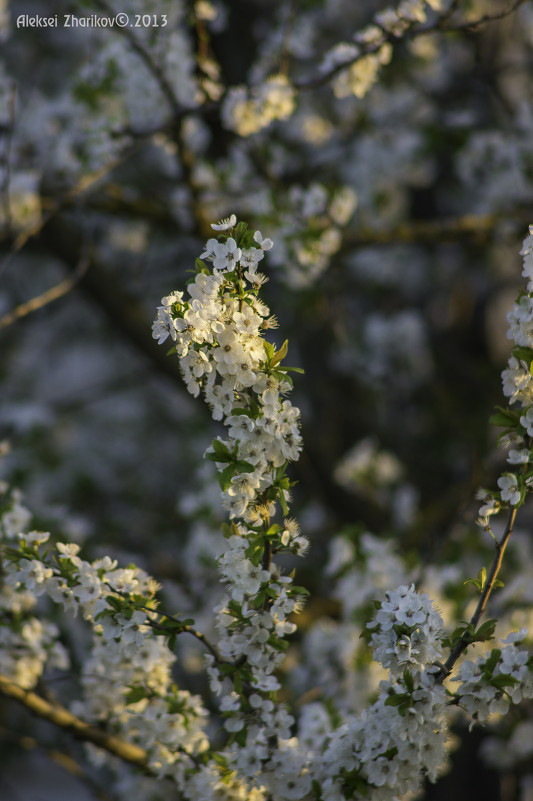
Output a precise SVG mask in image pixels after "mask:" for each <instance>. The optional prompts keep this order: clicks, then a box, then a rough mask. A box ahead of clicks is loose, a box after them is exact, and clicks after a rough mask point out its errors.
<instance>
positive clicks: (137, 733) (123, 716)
mask: <svg viewBox="0 0 533 801" xmlns="http://www.w3.org/2000/svg"><path fill="white" fill-rule="evenodd" d="M48 539H49V535H48V534H38V533H36V532H30V534H28V535H23V534H21V535H20V539H19V557H18V558H16V557H14V556H12V557H11V558H10V559H9V560H8V561H7V562H6V565H5V572H6V576H5V582H6V585H7V587H8V588H11V589H12V591H13V592H16V593H17V594H19V593H22V595H23V596H25V595H27V594H28V593H31V594H32V595H33V596H34V597H35V598H36V597H37V596H41V595H43V594H47V595H48V596H49V597H50V598H51V599H52V600H53V601H54V602H55V603H57V604H59V605H60V606H62V607H63V609H64V611H65V612H67V613H70V614H73V615H77V613H78V611H79V612H80V613H81V615H82V616H83V617H84V618H85V619H86V620H88V621H90V622H91V624H92V629H93V649H92V655H91V657H90V658H89V659H87V660H86V661H85V662H84V665H83V671H82V687H83V690H84V694H85V699H84V700H83V701H76V702H74V704H73V712H74V713H75V714H76V715H78V716H79V717H81V718H82V719H84V720H87V721H105V722H106V724H107V725H109V724H111V725H113V726H114V727H115V729H116V730H117V731H118V732H119V733H120V735H121V736H123V737H124V738H125V739H127V740H129V741H131V742H135V743H136V744H138V745H140V746H141V747H143V748H145V749H146V750H147V752H148V756H149V765H150V768H151V769H152V770H153V771H154V772H155V773H158V774H159V775H161V776H172V777H173V778H175V779H180V778H182V777H183V772H184V764H183V755H184V754H195V753H201V752H202V751H204V750H205V749H206V748H207V739H206V735H205V732H204V726H205V722H206V717H207V712H206V711H205V710H204V708H203V706H202V703H201V700H200V698H198V697H197V696H193V695H191V694H190V693H189V692H186V691H180V690H178V689H177V688H175V686H173V685H172V676H171V667H172V664H173V663H174V661H175V656H174V654H173V653H172V652H171V651H170V650H169V648H168V646H167V645H166V643H165V640H164V638H163V637H162V636H157V634H156V633H155V630H154V629H155V626H154V625H153V624H155V623H156V622H157V620H158V617H159V616H158V614H157V612H156V611H155V608H154V607H155V604H156V602H155V598H154V596H155V592H156V590H157V589H158V585H157V582H155V580H154V579H153V578H151V577H150V576H148V574H147V573H145V572H144V571H143V570H141V569H140V568H137V567H128V568H120V567H118V565H117V562H116V560H111V559H110V558H109V557H107V556H106V557H104V558H103V559H98V560H96V561H93V562H91V563H90V562H87V561H84V560H82V559H80V557H79V556H78V552H79V546H77V545H74V544H72V543H69V544H65V543H57V544H56V552H55V554H54V556H53V557H52V556H51V555H50V553H47V554H44V555H43V554H41V552H40V550H39V549H40V546H42V545H44V544H45V543H46V542H47V541H48ZM133 598H134V599H135V601H131V599H133ZM136 607H137V608H136ZM36 624H37V625H36ZM54 633H55V627H52V628H51V625H50V624H46V625H41V624H40V623H39V621H35V623H33V622H31V623H29V624H26V625H25V626H24V627H23V628H22V631H21V638H22V639H23V640H24V641H27V642H28V643H30V644H31V643H32V642H33V641H35V643H36V646H35V650H36V651H37V641H39V643H40V648H41V650H42V648H43V647H46V645H47V642H46V639H45V638H46V637H47V636H48V638H50V635H51V634H54ZM43 640H44V645H43ZM6 645H7V646H8V647H10V648H11V649H12V651H11V652H10V653H14V654H17V651H16V648H15V645H16V643H13V642H11V641H8V642H7V643H6ZM13 649H14V650H13ZM19 650H20V649H19ZM50 650H51V653H50V657H51V661H52V664H53V663H55V664H56V665H57V666H59V667H63V668H64V667H67V666H68V664H67V662H66V660H65V659H60V657H61V656H62V655H63V650H62V649H61V648H59V647H58V645H57V644H55V645H54V647H53V648H52V649H50ZM35 658H36V659H40V660H41V661H44V659H43V657H42V656H41V653H40V652H39V653H38V656H36V657H35ZM23 659H24V660H25V661H23V663H22V664H21V667H19V668H18V672H17V670H14V671H6V672H9V675H13V677H14V678H15V679H16V680H17V682H18V683H20V684H21V686H31V683H28V681H26V682H24V677H22V679H23V680H22V681H20V675H19V674H20V672H21V671H22V669H23V667H24V665H25V664H26V663H27V662H28V657H27V656H26V655H25V654H23ZM2 661H3V660H1V661H0V665H2ZM2 667H3V665H2ZM8 667H9V666H8ZM28 670H30V668H28V669H27V670H26V674H25V675H29V674H28ZM34 673H35V678H38V675H40V673H39V674H38V675H37V673H38V671H37V668H35V670H34ZM33 683H34V682H33ZM188 764H189V761H188V759H186V761H185V765H186V766H187V765H188Z"/></svg>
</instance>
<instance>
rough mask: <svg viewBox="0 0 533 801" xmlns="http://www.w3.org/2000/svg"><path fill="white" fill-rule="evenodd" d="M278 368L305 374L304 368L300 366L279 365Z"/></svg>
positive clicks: (281, 370) (283, 370) (282, 370)
mask: <svg viewBox="0 0 533 801" xmlns="http://www.w3.org/2000/svg"><path fill="white" fill-rule="evenodd" d="M278 370H279V371H280V372H284V373H286V372H291V373H301V375H305V370H304V369H303V368H302V367H285V365H284V364H283V365H281V364H280V365H279V367H278Z"/></svg>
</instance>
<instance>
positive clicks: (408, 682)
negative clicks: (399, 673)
mask: <svg viewBox="0 0 533 801" xmlns="http://www.w3.org/2000/svg"><path fill="white" fill-rule="evenodd" d="M403 683H404V684H405V686H406V687H407V689H408V690H409V692H410V693H411V694H412V693H413V692H414V690H415V680H414V679H413V677H412V675H411V674H410V673H409V671H408V670H407V668H406V669H405V670H404V672H403Z"/></svg>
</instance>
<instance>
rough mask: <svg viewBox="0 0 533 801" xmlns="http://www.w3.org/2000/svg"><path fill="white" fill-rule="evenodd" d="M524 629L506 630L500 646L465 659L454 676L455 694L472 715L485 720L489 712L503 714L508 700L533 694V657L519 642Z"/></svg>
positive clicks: (511, 700)
mask: <svg viewBox="0 0 533 801" xmlns="http://www.w3.org/2000/svg"><path fill="white" fill-rule="evenodd" d="M526 635H527V631H526V629H522V630H521V631H519V632H513V633H511V634H509V635H508V636H507V637H506V638H505V639H504V640H502V645H503V648H493V649H492V651H491V652H490V653H489V654H484V655H483V656H480V657H478V658H477V659H476V661H475V662H474V661H473V660H471V659H466V660H465V661H464V662H462V664H461V665H460V667H459V671H458V674H457V676H456V677H455V678H454V679H453V681H455V682H460V684H459V687H458V689H457V690H456V695H457V696H458V698H459V700H460V704H461V706H462V707H463V708H464V709H466V710H467V712H468V713H469V715H471V716H472V719H473V720H475V721H477V722H480V723H484V722H486V721H487V720H488V718H489V717H490V715H492V714H495V713H499V714H501V715H505V714H506V713H507V712H508V711H509V707H510V705H511V704H518V703H520V701H521V700H522V699H523V698H533V673H532V670H531V668H532V662H533V659H532V657H531V655H530V653H529V652H528V651H526V650H525V649H523V648H522V649H521V648H520V647H519V646H520V645H521V643H522V642H523V640H524V638H525V637H526Z"/></svg>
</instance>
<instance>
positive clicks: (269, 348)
mask: <svg viewBox="0 0 533 801" xmlns="http://www.w3.org/2000/svg"><path fill="white" fill-rule="evenodd" d="M263 347H264V349H265V353H266V357H267V364H268V365H270V362H271V360H272V359H273V358H274V354H275V352H276V348H275V347H274V345H272V343H270V342H267V341H266V340H265V339H264V340H263Z"/></svg>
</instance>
